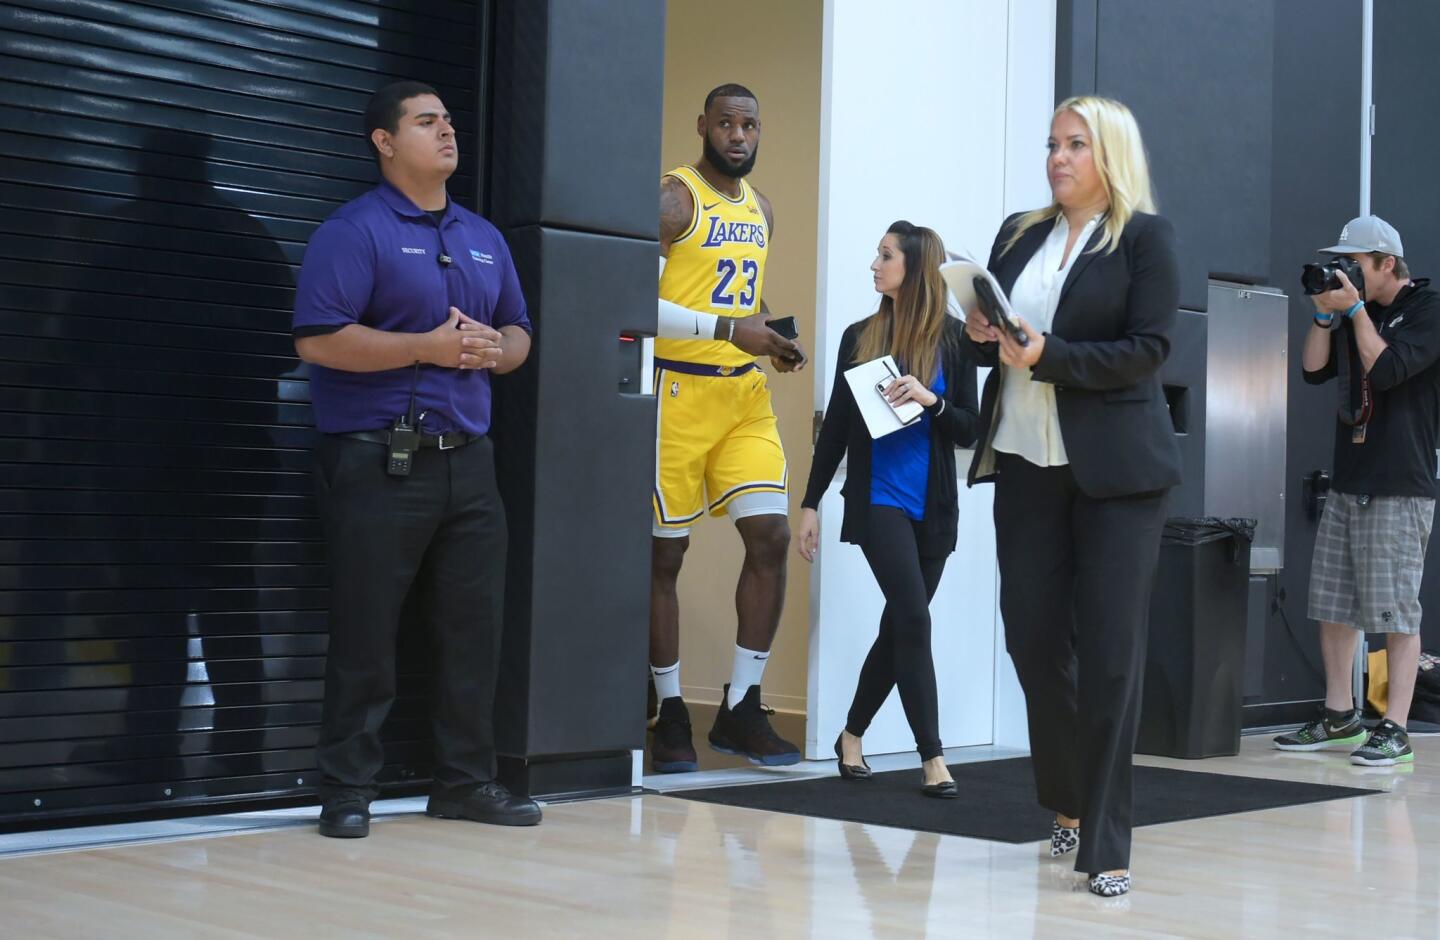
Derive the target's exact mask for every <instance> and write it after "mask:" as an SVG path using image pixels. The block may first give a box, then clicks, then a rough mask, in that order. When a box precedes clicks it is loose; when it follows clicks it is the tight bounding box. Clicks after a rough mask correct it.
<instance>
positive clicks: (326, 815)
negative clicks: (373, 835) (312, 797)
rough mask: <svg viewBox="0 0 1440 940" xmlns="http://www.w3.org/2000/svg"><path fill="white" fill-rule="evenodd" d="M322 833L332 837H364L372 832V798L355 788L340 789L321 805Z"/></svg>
mask: <svg viewBox="0 0 1440 940" xmlns="http://www.w3.org/2000/svg"><path fill="white" fill-rule="evenodd" d="M320 834H321V835H322V836H329V837H330V838H332V839H363V838H365V837H366V836H368V835H369V834H370V800H369V799H367V798H366V797H365V795H364V794H362V793H360V792H358V791H355V790H340V791H337V792H335V793H333V794H331V795H329V796H327V797H326V798H325V802H324V803H323V804H321V807H320Z"/></svg>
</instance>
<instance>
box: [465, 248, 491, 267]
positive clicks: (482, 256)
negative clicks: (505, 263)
mask: <svg viewBox="0 0 1440 940" xmlns="http://www.w3.org/2000/svg"><path fill="white" fill-rule="evenodd" d="M470 257H472V258H474V259H475V260H476V261H478V262H480V263H481V264H494V263H495V256H494V255H487V254H486V253H485V252H483V251H476V250H475V249H474V248H471V249H470Z"/></svg>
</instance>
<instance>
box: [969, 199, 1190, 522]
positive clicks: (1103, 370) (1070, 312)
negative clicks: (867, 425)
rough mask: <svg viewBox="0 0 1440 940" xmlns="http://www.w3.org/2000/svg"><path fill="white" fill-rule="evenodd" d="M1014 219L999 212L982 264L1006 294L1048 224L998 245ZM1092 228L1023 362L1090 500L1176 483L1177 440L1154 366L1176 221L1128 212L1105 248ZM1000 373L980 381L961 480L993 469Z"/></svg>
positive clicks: (1170, 301)
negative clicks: (1039, 342)
mask: <svg viewBox="0 0 1440 940" xmlns="http://www.w3.org/2000/svg"><path fill="white" fill-rule="evenodd" d="M1017 218H1018V216H1011V217H1010V218H1008V219H1006V220H1005V224H1004V225H1002V226H1001V227H1000V234H999V235H997V236H996V238H995V246H994V247H993V248H992V249H991V250H990V264H989V268H990V271H991V273H993V274H994V275H995V278H996V279H997V280H998V281H999V282H1000V286H1001V287H1003V288H1004V289H1005V292H1006V293H1007V294H1008V293H1009V292H1010V290H1011V289H1012V288H1013V287H1014V286H1015V281H1016V280H1017V279H1019V277H1020V272H1021V271H1023V270H1024V268H1025V265H1026V263H1027V262H1029V260H1030V258H1031V257H1032V256H1033V255H1034V254H1035V252H1036V251H1038V250H1039V249H1040V246H1041V245H1042V244H1043V243H1044V241H1045V239H1046V237H1047V236H1048V235H1049V234H1050V230H1051V229H1050V225H1049V224H1046V223H1041V224H1039V225H1035V226H1032V227H1031V228H1030V229H1029V230H1028V231H1027V232H1026V233H1025V234H1024V235H1022V236H1021V238H1020V240H1019V241H1018V242H1016V243H1015V247H1014V248H1012V249H1010V251H1009V252H1007V253H1006V254H1004V255H1001V254H1000V249H1001V248H1002V247H1003V246H1004V244H1005V242H1006V241H1008V240H1009V238H1010V234H1011V232H1013V231H1014V225H1015V220H1016V219H1017ZM1102 234H1103V232H1102V230H1101V229H1100V228H1098V227H1097V228H1096V230H1095V232H1094V233H1093V234H1092V235H1091V237H1090V239H1089V241H1088V243H1087V244H1086V245H1085V250H1084V253H1083V254H1081V255H1080V257H1078V258H1076V259H1075V263H1074V265H1073V266H1072V267H1071V268H1070V273H1069V275H1068V276H1067V277H1066V278H1065V284H1064V285H1063V286H1062V287H1061V292H1060V303H1059V305H1058V306H1057V307H1056V309H1055V320H1054V323H1053V324H1052V325H1051V328H1050V329H1051V332H1050V333H1048V334H1046V336H1045V350H1044V352H1043V353H1042V354H1041V356H1040V361H1039V362H1037V363H1036V364H1035V367H1034V369H1033V370H1032V371H1033V372H1034V379H1035V381H1037V382H1050V383H1053V384H1054V386H1055V407H1056V411H1057V412H1058V413H1059V416H1060V434H1061V437H1063V438H1064V441H1065V453H1066V455H1067V456H1068V457H1069V460H1070V468H1071V471H1072V472H1073V473H1074V474H1075V482H1076V485H1078V486H1079V488H1080V490H1081V492H1083V493H1085V494H1086V495H1087V496H1090V497H1092V498H1095V499H1107V498H1110V497H1116V496H1133V495H1136V494H1140V493H1150V492H1155V491H1158V490H1164V489H1168V488H1170V487H1172V486H1175V485H1176V484H1178V483H1179V482H1180V447H1179V445H1178V444H1177V443H1176V441H1175V429H1174V427H1173V425H1172V424H1171V421H1170V409H1169V407H1168V406H1167V404H1166V402H1165V395H1164V392H1163V391H1162V390H1161V388H1160V379H1159V375H1158V373H1159V369H1160V365H1161V363H1163V362H1164V361H1165V359H1166V358H1167V357H1168V356H1169V355H1170V331H1171V330H1172V329H1173V327H1174V325H1175V315H1176V309H1177V307H1178V306H1179V303H1180V285H1179V274H1178V269H1177V264H1176V260H1175V231H1174V229H1173V228H1172V227H1171V225H1170V223H1169V221H1167V220H1166V219H1164V218H1162V217H1160V216H1158V215H1148V214H1146V213H1136V214H1135V215H1134V216H1133V217H1132V218H1131V219H1130V221H1129V223H1127V224H1126V226H1125V230H1124V231H1123V232H1122V233H1121V235H1120V244H1119V246H1118V247H1117V248H1116V249H1115V251H1114V252H1113V253H1108V254H1107V253H1103V252H1100V253H1097V252H1094V251H1092V250H1090V249H1092V248H1093V247H1094V245H1095V243H1096V242H1097V241H1098V240H1099V238H1100V236H1101V235H1102ZM1079 248H1080V246H1078V245H1077V246H1076V248H1075V249H1074V250H1079ZM1017 312H1018V313H1019V314H1020V315H1021V316H1024V313H1025V312H1024V311H1023V310H1022V311H1017ZM963 342H964V343H965V346H966V348H968V349H969V350H971V352H972V354H973V355H974V356H975V357H976V360H977V361H979V362H980V363H981V364H982V365H989V366H998V365H1000V345H999V344H998V343H974V342H971V341H970V339H969V337H966V338H965V339H964V340H963ZM1000 376H1001V371H1000V369H998V368H997V369H995V371H993V372H991V373H990V377H989V378H988V379H986V381H985V393H984V396H983V398H982V404H981V408H980V440H981V441H982V442H983V443H982V444H981V446H980V448H979V449H978V450H977V451H976V453H975V460H974V461H973V462H972V463H971V466H970V480H969V482H970V485H971V486H974V485H975V484H976V483H978V482H982V481H985V480H990V479H993V478H994V476H995V473H994V469H993V466H994V451H993V449H992V448H991V446H990V444H991V440H992V437H993V434H994V429H995V427H996V425H998V424H999V420H1000V412H999V408H1000V394H999V393H1000Z"/></svg>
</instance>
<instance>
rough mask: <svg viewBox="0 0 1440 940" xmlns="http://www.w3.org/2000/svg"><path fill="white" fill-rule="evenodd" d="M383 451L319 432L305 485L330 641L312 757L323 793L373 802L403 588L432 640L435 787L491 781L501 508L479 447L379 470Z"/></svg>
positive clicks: (487, 447) (490, 457)
mask: <svg viewBox="0 0 1440 940" xmlns="http://www.w3.org/2000/svg"><path fill="white" fill-rule="evenodd" d="M387 453H388V452H387V450H386V448H385V447H383V446H381V445H379V444H374V443H371V442H369V441H361V440H356V439H354V438H347V437H343V436H338V435H322V437H321V440H320V443H319V444H318V446H317V449H316V468H315V474H316V488H317V490H318V493H319V497H320V500H319V501H320V514H321V519H322V521H323V523H324V527H325V537H326V540H327V541H328V543H329V546H328V552H329V563H330V646H329V652H328V654H327V660H326V668H325V707H324V712H323V715H322V718H321V730H320V741H319V745H318V747H317V752H316V753H317V758H318V761H319V765H320V771H321V773H322V781H321V794H322V797H323V796H326V795H329V794H333V793H334V792H336V791H337V790H342V789H344V790H358V791H360V792H361V793H363V794H366V795H367V796H369V797H371V798H373V797H374V795H375V792H376V791H375V787H374V780H375V777H376V775H377V774H378V773H379V771H380V768H381V766H382V765H383V763H384V752H383V749H382V748H381V745H380V726H381V725H382V724H384V722H385V717H386V715H388V714H389V712H390V707H391V705H392V704H393V703H394V701H395V641H396V634H397V632H398V630H399V626H400V617H401V608H402V606H403V605H404V603H405V599H406V596H407V595H408V594H409V593H410V591H411V589H412V587H413V588H414V589H415V591H416V592H417V599H418V601H419V605H420V610H421V611H422V612H423V615H424V616H425V618H426V619H427V621H428V622H429V623H430V625H431V627H432V629H433V631H434V640H435V643H434V646H435V654H436V656H435V663H434V669H433V683H434V687H433V689H432V704H433V710H432V722H433V726H434V738H435V771H434V781H435V785H436V787H463V786H466V785H469V784H473V783H479V782H484V781H487V780H491V779H494V776H495V738H494V729H493V718H492V715H493V709H494V700H495V679H496V674H497V670H498V665H499V654H500V634H501V616H502V604H503V599H504V583H505V547H506V530H505V510H504V507H503V506H502V504H501V502H500V494H499V490H498V488H497V486H496V482H495V460H494V449H493V446H492V444H491V442H490V439H489V438H481V439H479V440H476V441H472V442H471V443H469V444H467V445H465V446H464V447H459V448H455V449H453V450H444V451H442V450H438V449H435V448H426V449H423V450H420V451H417V452H416V453H415V455H414V458H413V461H412V465H411V471H410V475H409V476H408V477H392V476H389V475H387V474H386V473H385V467H384V461H385V459H386V457H387Z"/></svg>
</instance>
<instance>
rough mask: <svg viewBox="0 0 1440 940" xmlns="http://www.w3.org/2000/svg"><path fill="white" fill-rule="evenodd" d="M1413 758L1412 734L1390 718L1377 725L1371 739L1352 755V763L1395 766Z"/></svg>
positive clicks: (1369, 765)
mask: <svg viewBox="0 0 1440 940" xmlns="http://www.w3.org/2000/svg"><path fill="white" fill-rule="evenodd" d="M1413 760H1415V752H1414V751H1412V750H1410V735H1408V734H1406V733H1405V729H1404V728H1402V727H1400V726H1399V725H1397V724H1396V723H1395V722H1393V721H1391V720H1390V719H1389V718H1386V719H1385V720H1384V721H1382V722H1380V724H1378V725H1376V726H1375V730H1374V731H1372V732H1370V739H1369V740H1368V741H1366V742H1365V743H1364V744H1362V745H1361V746H1360V747H1358V748H1356V750H1355V753H1353V754H1351V755H1350V763H1352V764H1362V765H1364V766H1366V767H1394V766H1395V765H1396V764H1408V763H1410V762H1412V761H1413Z"/></svg>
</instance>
